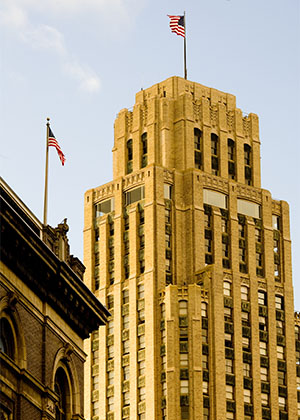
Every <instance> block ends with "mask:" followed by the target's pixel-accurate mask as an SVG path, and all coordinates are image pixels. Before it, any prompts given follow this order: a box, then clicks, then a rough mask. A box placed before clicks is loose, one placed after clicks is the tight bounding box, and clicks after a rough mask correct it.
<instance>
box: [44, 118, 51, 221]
mask: <svg viewBox="0 0 300 420" xmlns="http://www.w3.org/2000/svg"><path fill="white" fill-rule="evenodd" d="M49 121H50V118H47V133H46V166H45V195H44V222H43V223H44V226H46V225H47V206H48V157H49V127H50V122H49Z"/></svg>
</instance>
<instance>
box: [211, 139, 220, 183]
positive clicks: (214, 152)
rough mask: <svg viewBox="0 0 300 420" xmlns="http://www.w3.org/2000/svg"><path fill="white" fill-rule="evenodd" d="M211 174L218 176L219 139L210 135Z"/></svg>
mask: <svg viewBox="0 0 300 420" xmlns="http://www.w3.org/2000/svg"><path fill="white" fill-rule="evenodd" d="M211 172H212V174H213V175H219V137H218V136H217V135H216V134H214V133H212V134H211Z"/></svg>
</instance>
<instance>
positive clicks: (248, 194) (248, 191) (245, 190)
mask: <svg viewBox="0 0 300 420" xmlns="http://www.w3.org/2000/svg"><path fill="white" fill-rule="evenodd" d="M236 191H237V195H238V197H239V198H249V199H250V200H254V201H256V202H258V203H259V204H261V200H262V194H261V191H260V190H258V189H255V188H251V187H248V186H246V185H237V186H236Z"/></svg>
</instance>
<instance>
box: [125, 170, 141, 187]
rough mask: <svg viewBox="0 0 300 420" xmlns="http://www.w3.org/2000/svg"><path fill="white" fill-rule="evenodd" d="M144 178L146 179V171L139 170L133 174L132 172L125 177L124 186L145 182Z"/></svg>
mask: <svg viewBox="0 0 300 420" xmlns="http://www.w3.org/2000/svg"><path fill="white" fill-rule="evenodd" d="M144 179H145V172H144V171H141V172H137V173H135V174H133V175H132V174H130V175H127V176H126V177H125V178H124V179H123V188H126V187H133V186H134V185H138V184H141V183H142V182H144Z"/></svg>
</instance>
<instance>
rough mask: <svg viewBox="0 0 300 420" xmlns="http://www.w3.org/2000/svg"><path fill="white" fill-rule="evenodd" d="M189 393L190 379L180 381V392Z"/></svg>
mask: <svg viewBox="0 0 300 420" xmlns="http://www.w3.org/2000/svg"><path fill="white" fill-rule="evenodd" d="M188 393H189V381H180V394H182V395H186V394H188Z"/></svg>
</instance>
